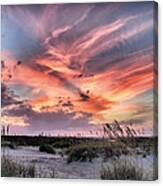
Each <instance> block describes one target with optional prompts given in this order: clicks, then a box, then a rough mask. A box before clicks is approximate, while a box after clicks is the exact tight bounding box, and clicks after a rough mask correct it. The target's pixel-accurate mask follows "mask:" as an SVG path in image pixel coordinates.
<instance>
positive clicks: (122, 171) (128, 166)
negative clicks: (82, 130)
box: [101, 160, 143, 180]
mask: <svg viewBox="0 0 163 186" xmlns="http://www.w3.org/2000/svg"><path fill="white" fill-rule="evenodd" d="M136 166H137V165H134V164H133V163H131V162H129V161H126V160H119V161H117V162H115V164H113V167H107V168H104V167H103V168H102V170H101V179H104V180H143V171H142V169H141V168H139V167H138V166H137V167H136Z"/></svg>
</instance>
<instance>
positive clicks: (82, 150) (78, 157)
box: [66, 145, 98, 163]
mask: <svg viewBox="0 0 163 186" xmlns="http://www.w3.org/2000/svg"><path fill="white" fill-rule="evenodd" d="M66 153H67V154H68V158H67V163H71V162H72V161H89V162H92V160H93V159H94V158H96V157H98V154H97V151H96V150H95V148H94V147H90V146H87V145H78V146H75V147H73V148H71V149H69V150H68V151H67V152H66Z"/></svg>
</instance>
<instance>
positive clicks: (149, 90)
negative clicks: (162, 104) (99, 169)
mask: <svg viewBox="0 0 163 186" xmlns="http://www.w3.org/2000/svg"><path fill="white" fill-rule="evenodd" d="M153 10H154V3H153V2H139V3H107V4H106V3H102V4H57V5H24V6H23V5H21V6H20V5H19V6H18V5H15V6H9V5H8V6H2V17H1V19H2V33H1V42H2V49H1V53H2V65H1V66H2V118H1V120H2V121H1V122H2V124H4V125H7V124H10V126H11V127H10V128H11V133H12V134H39V133H41V132H45V133H46V134H48V135H49V134H50V135H58V134H60V135H76V134H77V133H79V132H80V133H82V135H85V136H89V135H91V134H92V133H91V134H90V131H93V132H94V133H96V134H97V135H100V134H98V133H97V132H99V131H100V130H101V126H102V124H104V123H112V122H113V121H114V120H115V119H116V120H117V121H119V122H121V123H122V124H123V125H127V124H128V123H132V124H133V126H134V128H135V129H137V130H140V131H143V132H144V133H146V134H147V135H152V133H153V78H154V77H153V67H154V60H153V58H154V54H153V48H154V43H153V42H154V23H153V21H154V20H153V16H154V15H153V13H154V12H153Z"/></svg>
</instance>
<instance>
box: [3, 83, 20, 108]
mask: <svg viewBox="0 0 163 186" xmlns="http://www.w3.org/2000/svg"><path fill="white" fill-rule="evenodd" d="M21 103H22V101H18V100H17V97H16V95H14V93H13V92H11V91H10V90H9V88H8V87H7V86H6V85H5V84H4V83H2V84H1V106H2V107H5V106H8V105H12V104H21Z"/></svg>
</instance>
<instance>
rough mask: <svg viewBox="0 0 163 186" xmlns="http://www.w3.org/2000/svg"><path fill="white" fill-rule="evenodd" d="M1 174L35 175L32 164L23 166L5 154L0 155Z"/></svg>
mask: <svg viewBox="0 0 163 186" xmlns="http://www.w3.org/2000/svg"><path fill="white" fill-rule="evenodd" d="M1 176H2V177H29V178H34V177H35V167H34V166H24V165H20V164H18V163H17V162H14V161H13V160H11V159H10V158H8V157H6V156H2V157H1Z"/></svg>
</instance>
